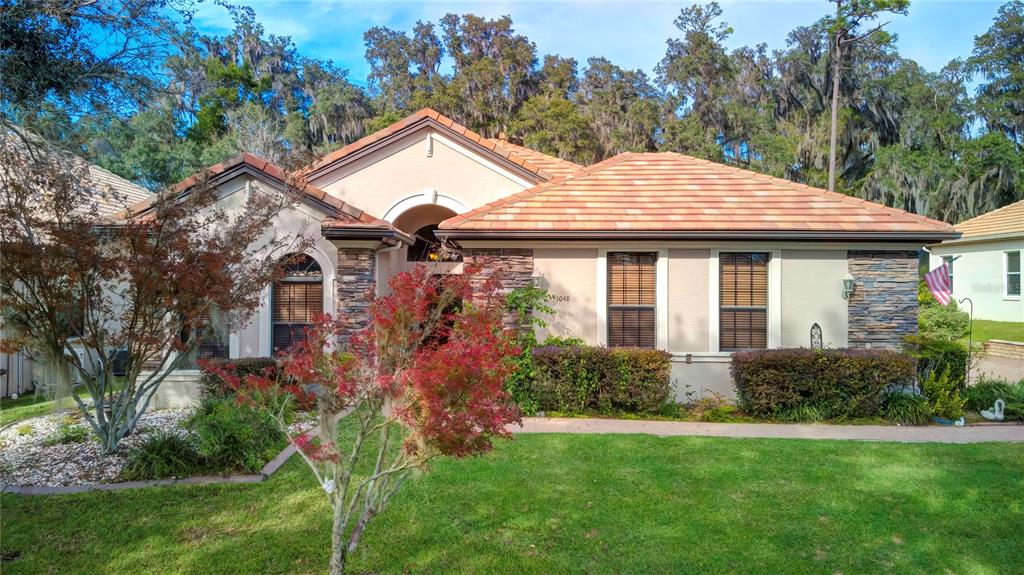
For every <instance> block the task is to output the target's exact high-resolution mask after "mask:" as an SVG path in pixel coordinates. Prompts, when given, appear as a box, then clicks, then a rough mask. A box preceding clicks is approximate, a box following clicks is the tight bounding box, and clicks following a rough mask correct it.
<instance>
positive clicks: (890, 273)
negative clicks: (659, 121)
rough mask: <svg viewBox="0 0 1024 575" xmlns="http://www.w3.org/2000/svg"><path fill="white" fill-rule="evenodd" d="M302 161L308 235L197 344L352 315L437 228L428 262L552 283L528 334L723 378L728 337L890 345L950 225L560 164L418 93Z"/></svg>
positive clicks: (637, 157)
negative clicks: (233, 315) (628, 349)
mask: <svg viewBox="0 0 1024 575" xmlns="http://www.w3.org/2000/svg"><path fill="white" fill-rule="evenodd" d="M212 172H213V173H214V174H216V176H215V179H214V182H215V183H216V184H217V185H218V186H219V187H220V188H221V190H222V192H223V198H224V199H223V200H222V201H226V202H231V201H237V199H238V198H244V197H245V195H246V194H249V193H252V192H253V190H273V189H281V186H283V185H284V181H285V178H286V174H284V172H282V171H281V170H280V169H279V168H277V167H275V166H273V165H271V164H268V163H267V162H265V161H263V160H259V159H258V158H255V157H253V156H250V155H242V156H239V157H236V158H233V159H231V160H229V161H227V162H224V163H222V164H219V165H217V166H214V167H213V168H212ZM301 176H302V177H303V178H304V180H305V183H306V184H308V185H307V186H306V189H305V194H306V198H305V201H304V202H302V203H301V204H300V205H298V206H296V207H295V208H292V209H289V210H287V211H286V212H284V213H282V214H280V216H279V221H278V222H276V223H275V227H276V228H277V229H286V230H292V231H296V232H299V231H301V233H302V234H304V235H305V236H306V237H309V238H311V239H313V240H315V246H314V247H313V248H311V249H310V250H308V251H307V252H306V254H305V255H306V256H307V257H306V258H305V259H304V260H302V261H300V262H299V263H297V264H295V265H294V266H292V268H293V269H290V270H289V273H288V274H287V276H286V277H285V279H284V280H283V281H281V282H279V283H278V284H276V285H275V286H272V287H270V288H268V289H267V290H266V292H265V294H264V296H263V304H262V306H261V307H260V309H259V310H258V311H257V313H256V314H255V316H254V317H253V318H252V320H251V321H250V323H249V324H248V325H247V326H245V327H244V328H242V329H240V330H238V331H237V332H235V333H231V334H227V335H225V336H224V341H221V342H220V343H219V345H211V346H208V348H207V349H208V350H211V353H210V354H209V355H218V354H219V355H227V356H230V357H244V356H267V355H271V354H273V353H274V351H275V349H280V348H282V347H285V346H287V345H288V344H290V343H292V342H294V341H295V340H296V339H298V338H301V337H302V335H303V330H304V328H305V327H307V326H308V325H309V323H310V321H311V320H312V317H313V315H314V314H315V313H317V312H328V313H332V314H335V315H338V316H340V317H342V318H344V320H345V321H346V322H347V324H348V327H347V332H349V333H350V332H352V331H354V330H357V329H359V328H360V327H362V326H365V325H366V323H367V321H368V317H367V312H366V305H367V301H366V300H367V294H369V293H378V294H380V293H384V292H385V291H386V289H387V288H386V286H387V280H388V279H389V278H390V277H391V276H392V275H394V274H395V273H397V272H398V271H401V270H403V269H408V268H409V267H410V266H414V265H417V263H418V262H421V261H424V260H427V259H433V258H432V257H431V254H432V253H433V250H434V247H435V245H436V243H437V242H438V239H439V238H444V239H445V240H446V241H448V242H450V243H452V244H454V245H456V246H457V247H459V248H460V250H461V256H460V257H458V258H454V259H456V260H462V261H443V262H438V263H436V264H433V265H435V266H436V268H437V269H438V270H439V271H441V272H443V273H460V272H461V269H462V265H463V264H464V262H469V261H474V262H482V263H484V264H485V265H486V266H487V267H489V268H491V269H501V271H502V272H503V273H502V274H501V278H502V279H501V281H502V283H503V287H504V288H505V289H513V288H515V287H519V286H525V285H529V284H531V283H536V284H539V285H540V286H542V287H544V288H546V289H547V290H549V292H550V293H551V294H552V295H553V296H554V299H553V305H554V307H555V308H556V309H557V313H556V315H555V316H554V317H553V318H550V321H549V326H548V328H547V329H546V330H545V333H555V334H559V335H572V336H576V337H580V338H583V339H584V340H586V341H587V342H588V343H591V344H595V345H611V346H622V345H637V346H646V347H656V348H659V349H664V350H667V351H669V352H670V353H671V354H672V358H673V380H674V384H675V387H676V395H677V397H678V398H680V399H684V398H685V397H686V394H687V393H690V392H692V393H693V394H699V395H703V394H707V393H710V392H716V393H721V394H723V395H726V396H731V395H732V393H733V392H732V385H731V382H730V376H729V362H730V354H731V353H732V352H733V351H735V350H739V349H750V348H766V347H767V348H770V347H798V346H805V347H806V346H809V345H810V343H811V332H812V328H814V326H817V328H818V330H820V333H821V340H822V341H823V343H824V345H826V346H834V347H845V346H850V347H885V348H896V347H899V346H900V345H901V343H902V341H903V337H904V336H905V335H907V334H911V333H914V332H915V331H916V329H917V278H918V272H917V270H918V250H919V249H921V247H922V246H924V245H926V244H932V243H936V242H939V241H941V240H945V239H952V238H955V237H956V232H955V231H954V230H953V228H952V226H950V225H948V224H945V223H942V222H937V221H933V220H929V219H927V218H924V217H922V216H917V215H914V214H910V213H907V212H904V211H901V210H896V209H891V208H887V207H884V206H881V205H878V204H873V203H870V202H866V201H864V200H859V199H855V198H851V197H847V196H844V195H842V194H837V193H831V192H827V191H825V190H821V189H816V188H811V187H808V186H804V185H800V184H795V183H793V182H790V181H786V180H781V179H777V178H772V177H768V176H765V175H761V174H757V173H754V172H751V171H747V170H741V169H737V168H732V167H728V166H724V165H720V164H714V163H711V162H707V161H704V160H698V159H695V158H691V157H688V156H683V155H679V154H674V153H660V154H638V153H626V154H620V155H618V156H615V157H614V158H611V159H609V160H606V161H604V162H601V163H598V164H595V165H593V166H589V167H582V166H577V165H575V164H573V163H571V162H566V161H564V160H559V159H557V158H552V157H549V156H546V155H544V154H540V153H538V152H535V151H532V150H529V149H527V148H523V147H521V146H516V145H513V144H510V143H507V142H504V141H498V140H493V139H486V138H483V137H481V136H479V135H478V134H475V133H473V132H472V131H470V130H468V129H466V128H465V127H463V126H460V125H458V124H456V123H455V122H453V121H452V120H451V119H449V118H446V117H444V116H442V115H440V114H438V113H437V112H434V111H432V110H421V111H419V112H417V113H415V114H413V115H411V116H409V117H408V118H405V119H403V120H401V121H399V122H397V123H395V124H394V125H392V126H389V127H388V128H385V129H384V130H381V131H380V132H377V133H374V134H372V135H369V136H367V137H365V138H363V139H361V140H359V141H357V142H354V143H352V144H350V145H348V146H345V147H344V148H342V149H340V150H338V151H336V152H334V153H332V154H329V155H328V156H326V157H325V158H323V159H322V160H320V161H319V162H317V163H316V164H315V165H313V166H310V167H309V168H307V169H305V170H304V171H303V172H302V174H301ZM188 185H189V184H188V183H187V182H186V183H185V184H183V189H184V188H187V187H188ZM233 198H234V199H233ZM371 214H372V215H371ZM541 335H544V334H541ZM218 350H219V351H218ZM197 377H198V372H196V371H191V370H185V371H182V372H181V373H180V374H176V377H174V378H172V379H169V380H168V381H166V382H165V383H164V388H162V389H161V391H160V393H159V394H158V398H157V400H156V403H157V404H158V405H177V404H182V403H187V402H188V401H191V400H192V399H193V398H194V397H195V380H196V378H197Z"/></svg>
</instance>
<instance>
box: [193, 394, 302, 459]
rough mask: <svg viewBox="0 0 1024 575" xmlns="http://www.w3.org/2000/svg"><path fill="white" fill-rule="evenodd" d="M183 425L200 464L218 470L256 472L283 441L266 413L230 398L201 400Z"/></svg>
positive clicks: (279, 432) (281, 445) (279, 447)
mask: <svg viewBox="0 0 1024 575" xmlns="http://www.w3.org/2000/svg"><path fill="white" fill-rule="evenodd" d="M185 427H186V428H188V429H189V430H190V431H191V432H192V433H193V434H194V435H195V442H196V450H197V451H198V453H199V457H200V460H201V462H202V464H203V467H204V468H206V469H208V470H210V471H214V472H218V473H230V472H246V473H256V472H257V471H259V470H260V468H262V467H263V465H264V464H266V462H267V461H269V460H270V459H272V458H273V457H274V456H275V455H276V454H277V452H278V451H280V450H281V449H282V448H283V447H284V442H285V438H284V436H283V435H282V433H281V431H280V429H279V428H278V426H277V423H276V422H275V421H274V418H273V417H272V416H271V415H270V414H268V413H266V412H264V411H260V410H258V409H256V408H255V407H252V406H250V405H247V404H242V403H238V402H236V401H235V400H233V399H224V398H221V399H216V398H209V397H208V398H203V399H201V400H200V402H199V406H198V407H196V411H195V413H193V414H192V415H191V416H190V417H189V418H188V420H186V421H185Z"/></svg>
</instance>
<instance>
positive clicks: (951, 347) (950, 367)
mask: <svg viewBox="0 0 1024 575" xmlns="http://www.w3.org/2000/svg"><path fill="white" fill-rule="evenodd" d="M906 340H907V343H908V344H909V349H908V353H910V355H912V356H914V357H915V358H917V374H918V379H920V380H922V381H923V380H925V379H927V378H928V377H929V376H930V375H931V374H932V373H933V372H939V373H942V372H945V371H948V372H949V378H950V381H952V382H953V383H955V384H956V385H957V386H958V387H959V388H960V389H963V388H964V385H965V384H966V382H967V367H968V366H967V360H968V358H969V357H970V355H969V354H968V353H967V346H965V345H964V344H962V343H960V342H958V341H949V340H943V339H932V338H928V337H923V336H920V335H918V336H910V337H907V338H906Z"/></svg>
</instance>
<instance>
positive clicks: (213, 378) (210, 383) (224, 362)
mask: <svg viewBox="0 0 1024 575" xmlns="http://www.w3.org/2000/svg"><path fill="white" fill-rule="evenodd" d="M207 361H208V362H209V363H212V364H214V365H217V366H220V367H227V366H234V369H233V370H232V371H233V372H234V374H235V375H237V376H239V377H244V376H246V375H267V376H268V377H270V379H274V378H275V377H276V376H277V361H275V360H274V358H272V357H240V358H237V359H211V360H207ZM199 395H200V397H210V398H224V397H234V396H235V390H233V389H231V387H229V386H228V384H227V383H225V382H224V380H223V379H221V378H220V377H219V376H217V375H214V374H213V373H210V372H209V371H207V370H205V369H204V370H203V373H202V375H201V376H200V378H199Z"/></svg>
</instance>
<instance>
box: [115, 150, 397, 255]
mask: <svg viewBox="0 0 1024 575" xmlns="http://www.w3.org/2000/svg"><path fill="white" fill-rule="evenodd" d="M242 175H249V176H252V177H254V178H256V179H257V180H260V181H262V182H264V183H267V184H269V185H270V186H272V187H274V188H279V189H280V188H283V187H285V186H288V185H293V186H295V187H301V190H300V191H301V193H302V195H301V198H300V199H301V201H302V202H303V203H305V204H306V205H309V206H311V207H313V208H315V209H317V210H319V211H320V212H322V213H323V214H324V215H326V216H327V217H326V219H324V221H323V229H324V233H325V235H329V236H339V237H341V236H345V235H348V236H356V235H365V234H366V233H373V234H376V235H380V234H381V233H384V235H388V236H393V237H397V238H398V239H401V240H403V241H407V242H410V243H411V239H410V238H409V237H408V236H407V235H406V234H403V233H401V232H399V231H398V230H396V229H395V228H394V227H393V226H392V225H391V224H389V223H388V222H386V221H384V220H382V219H380V218H377V217H375V216H372V215H370V214H369V213H367V212H365V211H363V210H361V209H359V208H357V207H355V206H353V205H352V204H349V203H347V202H345V201H342V200H340V199H338V198H336V197H334V196H332V195H330V194H328V193H326V192H324V191H323V190H321V189H319V188H317V187H316V186H313V185H310V184H308V183H305V182H304V181H302V180H299V181H297V182H293V183H292V182H289V174H288V172H287V171H285V170H284V169H283V168H281V167H279V166H277V165H275V164H273V163H271V162H269V161H267V160H264V159H262V158H260V157H258V156H254V155H252V154H249V153H243V154H239V155H237V156H234V157H232V158H229V159H227V160H224V161H223V162H220V163H217V164H214V165H213V166H210V167H209V168H206V169H205V170H203V171H201V172H199V173H197V174H195V175H193V176H191V177H189V178H187V179H185V180H183V181H181V182H179V183H178V184H176V185H175V186H173V187H172V188H171V191H172V193H177V194H179V195H180V196H183V195H186V194H188V193H189V191H190V190H191V189H192V188H194V187H195V186H196V185H198V184H199V183H200V182H203V181H206V182H208V183H210V184H211V185H218V184H219V183H223V182H227V181H228V180H231V179H233V178H236V177H238V176H242ZM155 199H156V196H153V197H150V198H148V199H146V200H144V201H142V202H139V203H137V204H135V205H134V206H132V207H131V208H129V210H128V213H132V214H135V215H139V214H145V213H146V212H147V211H148V210H150V209H151V208H152V206H153V203H154V202H155ZM119 215H120V216H121V217H125V216H126V215H127V213H125V212H122V213H121V214H119ZM342 230H349V231H348V232H342Z"/></svg>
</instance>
